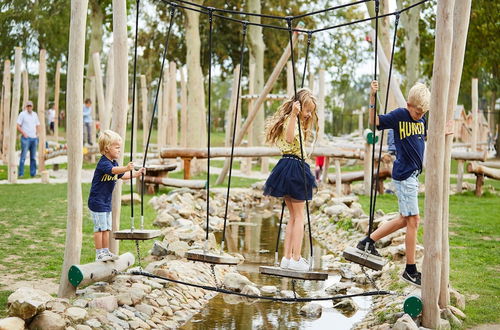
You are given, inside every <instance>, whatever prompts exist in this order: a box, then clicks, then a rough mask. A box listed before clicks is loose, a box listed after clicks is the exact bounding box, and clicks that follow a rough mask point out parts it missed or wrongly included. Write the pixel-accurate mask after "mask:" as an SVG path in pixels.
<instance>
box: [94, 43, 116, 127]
mask: <svg viewBox="0 0 500 330" xmlns="http://www.w3.org/2000/svg"><path fill="white" fill-rule="evenodd" d="M92 60H93V61H94V73H95V86H96V92H97V104H98V105H99V121H100V122H101V131H105V130H107V129H109V123H110V120H111V118H110V113H108V109H106V101H105V99H104V89H103V85H102V70H101V59H100V56H99V53H97V52H96V53H94V54H93V55H92ZM92 107H95V104H92Z"/></svg>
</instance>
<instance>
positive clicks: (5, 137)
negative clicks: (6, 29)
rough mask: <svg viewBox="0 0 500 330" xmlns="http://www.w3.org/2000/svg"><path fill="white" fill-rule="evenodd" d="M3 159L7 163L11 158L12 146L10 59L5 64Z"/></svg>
mask: <svg viewBox="0 0 500 330" xmlns="http://www.w3.org/2000/svg"><path fill="white" fill-rule="evenodd" d="M3 68H4V69H3V93H4V95H3V99H2V102H3V141H2V151H3V154H2V156H3V161H4V163H7V161H8V159H9V146H10V136H11V135H10V90H11V80H12V78H11V75H10V61H9V60H5V62H4V64H3Z"/></svg>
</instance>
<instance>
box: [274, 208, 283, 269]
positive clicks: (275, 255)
mask: <svg viewBox="0 0 500 330" xmlns="http://www.w3.org/2000/svg"><path fill="white" fill-rule="evenodd" d="M283 213H285V200H284V199H283V202H281V216H280V226H279V228H278V237H277V238H276V249H275V250H274V264H275V265H276V266H278V265H279V264H278V249H279V245H280V235H281V225H282V224H283Z"/></svg>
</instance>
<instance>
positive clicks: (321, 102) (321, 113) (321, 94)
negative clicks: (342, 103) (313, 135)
mask: <svg viewBox="0 0 500 330" xmlns="http://www.w3.org/2000/svg"><path fill="white" fill-rule="evenodd" d="M325 92H326V89H325V69H320V70H319V91H318V143H319V144H320V145H321V144H322V143H323V141H324V138H325V104H326V103H325V95H326V94H325Z"/></svg>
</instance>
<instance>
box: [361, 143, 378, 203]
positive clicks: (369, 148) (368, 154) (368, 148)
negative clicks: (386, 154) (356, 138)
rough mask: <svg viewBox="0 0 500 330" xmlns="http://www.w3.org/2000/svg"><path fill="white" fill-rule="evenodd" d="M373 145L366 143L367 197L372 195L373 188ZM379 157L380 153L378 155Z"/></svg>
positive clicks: (365, 174) (365, 177)
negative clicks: (371, 189)
mask: <svg viewBox="0 0 500 330" xmlns="http://www.w3.org/2000/svg"><path fill="white" fill-rule="evenodd" d="M372 147H373V146H372V145H371V144H368V143H365V152H364V163H363V165H364V186H365V195H370V188H371V185H370V183H371V181H370V180H371V173H372V157H371V154H372ZM377 155H378V153H377Z"/></svg>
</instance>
